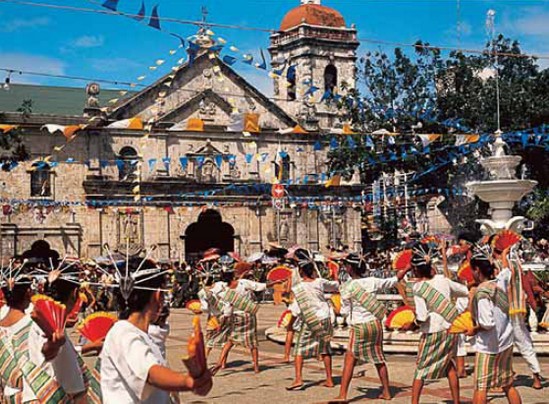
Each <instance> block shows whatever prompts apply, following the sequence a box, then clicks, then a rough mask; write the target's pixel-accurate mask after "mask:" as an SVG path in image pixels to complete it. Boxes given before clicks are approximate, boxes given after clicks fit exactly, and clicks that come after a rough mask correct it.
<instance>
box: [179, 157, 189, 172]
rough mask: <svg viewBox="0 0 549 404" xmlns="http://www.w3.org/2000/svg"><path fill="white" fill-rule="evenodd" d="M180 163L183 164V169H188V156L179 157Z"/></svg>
mask: <svg viewBox="0 0 549 404" xmlns="http://www.w3.org/2000/svg"><path fill="white" fill-rule="evenodd" d="M179 164H181V169H182V170H183V171H187V166H188V165H189V158H188V157H179Z"/></svg>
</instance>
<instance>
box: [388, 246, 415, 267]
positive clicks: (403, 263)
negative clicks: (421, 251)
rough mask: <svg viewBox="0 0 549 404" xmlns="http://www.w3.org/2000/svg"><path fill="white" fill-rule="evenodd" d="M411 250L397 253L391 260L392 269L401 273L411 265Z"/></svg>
mask: <svg viewBox="0 0 549 404" xmlns="http://www.w3.org/2000/svg"><path fill="white" fill-rule="evenodd" d="M412 254H413V252H412V250H404V251H401V252H399V253H398V254H397V255H396V257H395V258H394V259H393V269H394V270H395V271H401V270H403V269H406V268H408V267H409V266H410V265H411V264H412Z"/></svg>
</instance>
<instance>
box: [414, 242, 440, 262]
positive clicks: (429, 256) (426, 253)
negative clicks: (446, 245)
mask: <svg viewBox="0 0 549 404" xmlns="http://www.w3.org/2000/svg"><path fill="white" fill-rule="evenodd" d="M435 254H436V249H433V248H431V246H429V244H423V243H418V244H416V245H415V246H414V247H413V248H412V261H411V264H412V266H415V267H419V266H423V265H431V264H432V262H433V259H434V258H435Z"/></svg>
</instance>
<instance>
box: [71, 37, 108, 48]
mask: <svg viewBox="0 0 549 404" xmlns="http://www.w3.org/2000/svg"><path fill="white" fill-rule="evenodd" d="M104 43H105V38H104V37H103V35H84V36H81V37H79V38H76V39H75V40H74V41H73V42H72V43H71V46H73V47H75V48H98V47H100V46H103V44H104Z"/></svg>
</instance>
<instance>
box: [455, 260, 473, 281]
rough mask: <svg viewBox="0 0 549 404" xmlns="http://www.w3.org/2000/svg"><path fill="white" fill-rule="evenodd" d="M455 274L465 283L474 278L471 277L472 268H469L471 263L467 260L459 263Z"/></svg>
mask: <svg viewBox="0 0 549 404" xmlns="http://www.w3.org/2000/svg"><path fill="white" fill-rule="evenodd" d="M457 276H458V278H459V279H461V280H462V281H465V282H467V283H471V282H473V281H474V280H475V278H474V277H473V270H472V269H471V264H470V263H469V262H467V261H466V262H464V263H463V264H461V266H460V267H459V269H458V271H457Z"/></svg>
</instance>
